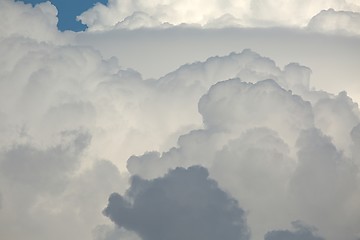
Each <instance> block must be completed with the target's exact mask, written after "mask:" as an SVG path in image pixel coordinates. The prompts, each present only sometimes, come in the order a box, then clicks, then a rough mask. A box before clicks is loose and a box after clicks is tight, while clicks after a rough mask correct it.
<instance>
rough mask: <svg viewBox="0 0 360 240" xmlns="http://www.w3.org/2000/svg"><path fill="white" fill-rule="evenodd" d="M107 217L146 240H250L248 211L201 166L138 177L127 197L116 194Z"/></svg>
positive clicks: (110, 202) (133, 180)
mask: <svg viewBox="0 0 360 240" xmlns="http://www.w3.org/2000/svg"><path fill="white" fill-rule="evenodd" d="M104 214H105V215H106V216H108V217H109V218H110V219H111V220H112V221H113V222H115V223H116V224H117V225H118V226H119V227H124V228H126V229H129V230H132V231H135V232H136V233H138V234H139V236H141V238H142V239H144V240H155V239H179V240H181V239H199V240H205V239H206V240H213V239H214V240H215V239H221V238H224V239H234V240H235V239H237V240H238V239H239V240H243V239H244V240H246V239H249V230H248V228H247V225H246V217H245V212H244V211H243V210H242V209H241V208H240V207H239V206H238V203H237V201H236V200H235V199H232V198H231V197H230V196H228V195H227V194H226V193H225V192H224V191H222V190H221V189H219V188H218V186H217V183H216V182H215V181H214V180H211V179H209V178H208V172H207V170H206V169H205V168H202V167H198V166H195V167H190V168H188V169H183V168H176V169H175V170H172V171H170V172H169V173H168V174H167V175H165V176H164V177H162V178H157V179H154V180H151V181H147V180H143V179H141V178H139V177H133V178H132V180H131V187H130V188H129V189H128V190H127V193H126V195H125V196H121V195H119V194H117V193H113V194H112V195H111V196H110V198H109V204H108V206H107V208H106V209H105V210H104Z"/></svg>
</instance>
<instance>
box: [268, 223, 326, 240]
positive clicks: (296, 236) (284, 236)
mask: <svg viewBox="0 0 360 240" xmlns="http://www.w3.org/2000/svg"><path fill="white" fill-rule="evenodd" d="M292 225H293V226H294V228H295V231H289V230H277V231H271V232H268V233H267V234H266V235H265V240H324V238H322V237H319V236H317V235H316V234H314V230H315V229H313V228H311V227H308V226H305V225H303V224H302V223H301V222H298V221H297V222H293V223H292Z"/></svg>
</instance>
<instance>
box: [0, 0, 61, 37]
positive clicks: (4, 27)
mask: <svg viewBox="0 0 360 240" xmlns="http://www.w3.org/2000/svg"><path fill="white" fill-rule="evenodd" d="M56 15H57V9H56V8H55V7H54V6H53V5H52V4H51V3H50V2H44V3H40V4H38V5H36V6H35V7H34V8H33V7H32V6H31V4H24V3H22V2H20V1H17V2H15V1H13V0H2V1H1V2H0V16H1V17H2V19H4V20H5V19H6V21H1V22H0V40H1V39H2V38H4V37H19V36H21V37H27V38H32V39H36V40H38V41H41V42H62V43H64V42H65V39H66V37H65V36H66V34H59V32H58V30H57V27H56V25H57V22H58V19H57V17H56ZM24 23H26V24H24ZM29 26H32V27H29Z"/></svg>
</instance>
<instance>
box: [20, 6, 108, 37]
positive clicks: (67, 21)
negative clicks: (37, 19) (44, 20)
mask: <svg viewBox="0 0 360 240" xmlns="http://www.w3.org/2000/svg"><path fill="white" fill-rule="evenodd" d="M17 1H21V2H24V3H30V4H32V5H33V6H34V5H36V4H38V3H42V2H46V0H17ZM50 2H51V3H52V4H53V5H54V6H55V7H56V8H57V10H58V21H59V22H58V25H57V26H58V28H59V30H60V31H66V30H71V31H75V32H78V31H83V30H85V29H86V25H84V24H82V23H81V22H80V21H77V20H76V17H77V16H78V15H80V14H81V13H82V12H84V11H85V10H88V9H89V8H91V7H93V6H94V5H95V4H96V3H102V4H106V3H107V0H101V1H97V0H86V1H84V0H51V1H50Z"/></svg>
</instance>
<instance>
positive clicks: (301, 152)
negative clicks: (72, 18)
mask: <svg viewBox="0 0 360 240" xmlns="http://www.w3.org/2000/svg"><path fill="white" fill-rule="evenodd" d="M123 3H125V2H124V1H123V2H121V4H123ZM128 3H130V1H129V2H128ZM131 3H135V2H131ZM183 3H184V2H183ZM183 3H181V4H183ZM290 3H291V4H290ZM328 3H329V5H331V6H328V5H327V4H328ZM116 4H117V3H116V2H115V1H113V2H111V3H110V4H109V6H108V8H104V6H103V7H101V5H98V6H95V8H94V9H93V10H94V11H93V10H90V11H89V12H87V13H86V14H85V15H86V17H89V19H90V18H91V19H94V21H95V20H96V21H98V22H97V23H95V22H94V23H93V25H92V30H95V29H96V27H97V26H101V28H103V27H104V26H105V25H106V26H109V27H110V28H112V27H113V25H112V21H113V20H114V19H113V17H112V16H110V15H107V14H108V12H107V11H110V12H112V11H114V12H113V13H114V14H115V15H117V9H116V8H113V7H114V6H115V5H116ZM121 4H120V5H119V7H121V9H123V10H124V11H125V12H124V14H123V16H124V19H121V21H120V23H118V26H117V27H119V28H126V29H127V28H138V27H144V26H147V27H151V28H149V29H146V30H145V29H142V30H134V31H128V30H124V29H123V30H121V31H118V32H116V31H115V32H109V33H108V34H109V35H102V34H104V33H97V34H99V36H102V37H104V38H105V39H107V38H108V37H109V39H110V40H111V41H114V42H116V41H117V38H113V36H114V35H112V34H119V36H121V39H122V41H119V42H118V43H117V44H116V45H114V44H108V45H109V46H108V47H109V49H110V51H111V53H114V54H115V52H116V51H120V52H121V54H119V55H118V56H122V57H123V58H126V59H130V58H133V59H135V61H137V62H141V64H143V65H148V66H151V67H152V66H153V64H154V63H155V62H156V63H157V64H158V65H159V66H160V67H161V69H162V70H163V71H166V72H167V74H165V75H164V76H162V77H160V78H155V79H147V80H144V79H143V77H142V73H140V72H137V71H135V70H132V69H129V68H127V66H126V65H125V66H120V65H119V62H118V60H117V58H116V57H111V56H112V55H110V56H108V57H109V58H104V57H103V55H102V54H103V51H99V50H98V49H97V47H98V45H96V44H94V45H92V47H90V46H88V44H86V43H85V42H81V41H78V40H76V39H78V37H79V36H82V37H83V38H87V37H89V38H93V37H94V36H97V35H96V34H93V35H92V34H90V33H86V34H78V33H70V32H66V33H61V32H59V31H58V30H57V29H56V22H57V18H56V9H55V8H54V7H53V6H52V5H51V4H50V3H42V4H40V5H37V6H36V7H34V8H32V7H31V6H30V5H26V4H23V3H21V2H15V1H10V0H3V1H1V2H0V18H1V20H3V18H5V17H6V21H5V20H4V21H0V132H1V134H0V207H1V208H0V211H1V214H0V232H1V236H0V237H1V238H4V239H24V238H27V239H29V240H35V239H36V240H45V239H46V240H47V239H54V240H60V239H64V238H66V239H96V240H114V239H119V238H120V239H124V240H134V239H136V240H139V239H149V240H152V239H158V238H159V237H161V236H166V237H167V236H175V235H177V236H179V237H183V238H185V237H186V236H184V234H186V233H188V234H190V235H191V237H188V238H189V239H190V238H195V237H194V236H195V235H196V236H197V235H201V236H200V237H199V238H207V239H214V238H215V237H217V236H218V235H217V233H213V231H214V230H219V234H220V233H221V237H218V238H217V239H219V238H223V236H224V235H226V236H229V238H231V239H238V238H243V239H249V238H251V239H263V238H264V236H265V234H266V233H268V234H267V235H266V237H265V238H270V239H271V238H275V237H281V236H286V237H289V238H294V239H299V238H300V239H302V240H303V239H323V238H324V239H328V240H338V239H344V240H354V239H358V238H359V236H360V232H359V229H358V219H359V218H360V209H359V204H358V203H359V201H360V179H359V166H360V151H359V146H360V124H359V123H360V120H359V119H360V113H359V108H358V105H357V103H356V102H355V101H356V98H354V97H353V96H352V95H351V94H348V93H346V92H340V93H338V92H339V91H342V88H339V86H340V85H342V84H343V83H344V82H346V81H347V79H348V78H349V77H350V78H351V80H349V81H350V82H351V83H352V84H353V85H352V86H353V88H352V89H357V87H358V86H357V82H356V81H353V79H356V76H357V74H356V73H357V72H356V71H354V70H353V69H358V67H357V62H358V61H356V59H357V58H356V57H353V56H355V55H356V53H357V51H358V50H359V48H358V44H357V43H358V38H357V37H353V36H350V35H349V36H346V37H344V36H342V37H339V36H338V34H340V33H338V32H337V31H335V32H334V35H327V36H324V35H321V34H314V33H311V32H305V33H304V32H301V34H300V33H299V32H300V30H296V31H293V32H291V31H290V30H284V29H273V28H271V29H270V30H269V29H268V30H266V29H253V30H236V31H235V30H233V29H220V30H214V29H213V30H204V31H203V29H201V28H198V29H197V30H194V29H190V28H181V27H180V28H179V27H173V28H171V30H169V27H170V25H171V24H175V22H174V23H171V22H170V23H164V22H163V19H162V18H161V19H160V17H159V16H160V15H159V16H158V15H157V14H160V13H158V12H156V11H157V10H156V9H155V10H156V11H155V10H154V11H155V12H154V13H151V11H153V10H152V8H153V6H150V5H146V4H147V3H145V2H141V1H138V5H136V6H135V5H134V6H135V7H136V8H139V9H140V8H141V9H142V8H144V11H143V12H139V11H132V10H131V11H130V10H129V9H130V8H122V7H123V5H121ZM178 4H180V3H178ZM181 4H180V5H176V4H175V2H171V1H170V2H169V5H168V6H165V7H164V9H163V10H164V11H165V10H166V11H168V10H169V9H168V8H173V7H176V8H178V7H182V5H181ZM197 4H199V5H200V4H201V5H202V6H205V5H204V4H203V3H202V2H200V1H198V2H195V4H193V6H194V7H195V8H199V7H198V6H197ZM207 4H208V3H207ZM221 4H223V5H221ZM229 4H230V5H231V1H230V2H229ZM241 4H246V2H243V3H241ZM289 4H290V5H289ZM318 4H319V5H318ZM145 5H146V6H145ZM155 5H156V4H155ZM225 5H226V4H225ZM225 5H224V2H223V1H222V2H215V3H214V5H213V6H215V7H214V9H211V7H210V8H209V9H208V10H209V12H208V14H209V15H208V16H206V17H205V15H201V14H199V15H198V16H200V17H202V19H204V22H202V20H201V21H200V20H197V19H195V20H192V18H187V17H185V15H186V14H185V12H187V11H188V9H187V6H185V5H184V6H185V8H184V12H181V11H180V12H179V15H177V14H174V15H172V17H174V19H173V20H172V21H175V20H176V19H177V20H179V22H180V20H181V19H182V18H187V19H189V21H193V23H194V21H195V24H199V22H198V23H196V21H200V22H201V23H200V24H205V22H206V23H208V24H209V25H211V24H212V26H215V27H219V28H221V27H224V26H227V24H228V22H231V24H233V25H237V24H242V25H244V26H248V25H246V24H248V23H250V22H251V23H252V24H254V25H256V26H267V25H271V26H273V25H278V24H280V25H281V22H282V21H283V20H284V19H286V21H289V23H290V24H291V25H292V24H294V25H296V26H298V24H300V21H301V19H305V18H306V19H307V18H308V17H309V18H310V17H312V16H313V15H312V14H316V13H318V12H319V11H318V10H320V9H322V7H324V8H327V7H334V5H336V6H337V7H334V8H335V9H337V10H334V11H338V10H339V9H344V10H346V11H353V13H355V15H354V16H356V11H358V7H357V5H356V3H351V2H350V1H348V2H347V3H344V2H340V1H331V2H330V1H326V4H324V3H323V5H322V4H320V3H314V5H313V4H311V6H312V7H314V9H310V10H311V11H310V12H311V13H306V14H305V13H304V11H305V10H304V9H303V8H304V6H307V5H309V4H307V5H306V4H305V3H302V4H301V6H297V4H295V3H294V2H290V1H288V2H284V6H287V8H288V10H289V11H288V12H289V15H290V14H293V12H294V11H295V10H294V9H297V10H298V13H296V14H295V15H294V16H296V17H299V16H300V15H301V16H303V17H299V18H297V19H296V23H294V22H292V21H290V20H289V15H287V14H285V15H282V14H279V11H281V10H280V8H275V7H277V6H275V5H274V4H273V3H268V2H266V1H265V2H262V3H261V4H260V3H259V2H255V1H253V2H252V3H251V9H252V10H251V11H253V12H252V13H251V15H252V17H249V18H247V20H248V21H244V19H245V18H244V19H242V18H239V16H237V15H233V14H231V13H229V14H227V15H224V16H223V15H222V14H223V13H222V12H223V11H222V10H223V8H227V7H228V8H230V5H229V6H225ZM320 5H321V7H319V6H320ZM210 6H212V5H210ZM309 6H310V5H309ZM100 8H104V9H103V10H104V12H103V13H101V14H99V15H98V16H96V15H92V14H95V13H97V12H96V11H97V10H96V9H100ZM111 9H113V10H111ZM119 9H120V8H119ZM139 9H137V10H139ZM159 9H160V8H159ZM264 9H265V10H266V9H268V10H271V11H268V12H267V13H266V14H264V13H263V11H264ZM95 10H96V11H95ZM115 10H116V11H115ZM145 10H146V11H145ZM150 10H151V11H150ZM196 10H198V9H196ZM234 10H236V8H234ZM243 10H244V11H248V10H249V9H248V8H244V9H243ZM315 10H316V12H315ZM91 11H93V12H91ZM204 11H205V10H204ZM217 11H219V12H220V11H221V14H217ZM313 11H314V12H313ZM190 12H191V11H190ZM305 12H306V11H305ZM90 13H91V16H90V15H89V14H90ZM200 13H202V11H200ZM280 13H281V12H280ZM325 13H326V11H325ZM338 13H341V14H345V15H346V16H347V17H346V19H352V16H353V15H352V14H350V13H349V12H332V13H331V10H330V14H335V15H336V14H338ZM102 14H105V15H106V16H107V17H108V18H109V24H108V23H106V24H105V22H103V21H105V20H103V19H102V18H104V17H105V15H102ZM128 14H130V15H128ZM182 14H185V15H184V16H183V15H182ZM85 15H83V16H85ZM215 15H216V16H215ZM273 15H276V16H275V18H274V17H273ZM119 16H120V15H119ZM244 16H245V15H244ZM259 16H260V19H259ZM304 16H306V17H304ZM98 17H99V18H98ZM167 17H169V18H170V17H171V16H170V15H169V16H167V15H164V19H165V18H167ZM194 17H196V16H194ZM262 17H263V18H262ZM348 17H349V18H348ZM270 18H272V19H273V20H274V21H273V22H268V20H269V19H270ZM110 20H111V21H110ZM260 20H261V22H259V21H260ZM263 20H264V21H265V22H263ZM315 20H316V19H315V18H314V19H313V22H314V21H315ZM164 21H165V20H164ZM297 21H299V22H297ZM347 21H349V22H347ZM301 22H302V21H301ZM344 22H345V23H346V24H347V23H351V24H352V23H355V21H353V20H346V21H344ZM148 23H150V24H149V25H146V24H148ZM29 24H30V25H31V28H30V27H29ZM97 24H98V25H97ZM158 24H163V25H162V27H166V28H168V29H163V30H161V31H158V30H155V29H153V27H155V26H157V25H158ZM257 24H258V25H257ZM304 24H305V25H306V24H307V21H304ZM346 24H345V25H344V27H346V28H347V25H346ZM103 25H104V26H103ZM249 26H250V25H249ZM104 28H105V27H104ZM263 31H265V32H266V31H267V33H266V34H264V35H262V34H261V33H262V32H263ZM199 32H201V34H204V35H202V36H201V37H199V38H198V41H197V42H192V39H194V38H192V37H193V36H195V35H196V37H197V34H199ZM153 34H154V35H156V34H159V35H157V37H158V38H156V37H154V38H151V36H153ZM236 34H239V35H236ZM247 34H250V35H251V34H252V38H249V39H247V40H246V41H245V38H243V37H242V36H245V35H247ZM277 34H279V35H277ZM302 34H303V35H302ZM307 34H308V37H307V38H305V37H304V35H307ZM170 35H171V37H169V36H170ZM219 35H220V36H221V38H216V37H215V36H219ZM272 35H276V37H271V36H272ZM129 36H130V37H129ZM139 36H140V37H139ZM142 36H147V37H146V38H145V40H146V41H145V43H146V46H144V44H143V43H144V42H141V41H134V39H140V38H141V37H142ZM159 36H160V37H159ZM234 36H236V37H234ZM264 36H266V37H264ZM148 37H149V38H148ZM159 38H161V39H162V41H160V42H158V41H157V39H159ZM225 38H226V39H230V40H231V41H232V42H233V43H239V44H240V43H241V44H243V45H250V46H253V45H251V44H250V42H254V43H255V45H254V46H255V48H256V49H257V51H258V50H259V49H260V50H263V51H260V54H259V53H257V51H256V52H255V51H252V50H249V49H247V50H242V49H243V45H241V46H240V45H239V46H238V45H232V46H230V47H229V46H228V45H227V43H228V42H227V41H224V39H225ZM259 38H261V39H263V40H264V41H260V40H259ZM94 39H95V40H94ZM279 39H282V41H278V40H279ZM294 39H297V41H293V40H294ZM93 40H94V41H95V42H96V41H97V40H96V38H95V37H94V38H93ZM303 40H304V41H303ZM111 41H109V42H110V43H111ZM186 41H189V42H190V43H192V45H193V48H191V49H192V51H189V50H188V49H187V50H186V48H184V42H186ZM151 42H152V44H153V45H151V44H150V43H151ZM167 42H171V44H173V45H171V44H164V45H163V43H167ZM209 42H210V43H209ZM272 42H274V43H272ZM298 42H304V43H303V44H304V45H302V46H305V47H303V48H300V47H298V45H297V43H298ZM329 42H331V44H329ZM198 43H201V44H198ZM282 43H284V44H282ZM156 44H157V45H161V46H158V47H154V48H153V47H152V46H156ZM225 45H226V46H225ZM275 45H281V48H274V49H272V46H275ZM320 45H321V46H322V47H319V46H320ZM344 45H346V47H344ZM129 46H135V48H131V47H129ZM214 46H217V47H224V46H225V47H224V48H223V50H224V49H225V50H224V51H225V52H226V54H223V55H222V56H216V55H217V53H214V52H213V51H212V50H213V47H214ZM259 46H260V47H259ZM261 46H265V47H264V48H261ZM269 46H270V47H269ZM318 47H319V49H320V50H319V51H313V50H314V49H318ZM229 48H232V49H231V50H229ZM119 49H120V50H119ZM124 49H128V51H125V50H124ZM150 49H152V51H149V50H150ZM159 49H161V50H162V51H166V54H168V55H166V56H167V57H164V58H160V57H159V55H161V52H160V50H159ZM269 49H272V52H277V51H280V52H282V53H281V54H282V55H284V56H285V55H288V57H289V58H291V59H293V58H292V56H290V55H291V54H292V53H293V52H292V51H290V50H291V49H296V50H297V51H298V52H301V53H302V54H304V55H308V59H310V58H313V59H314V60H313V61H315V62H319V64H321V65H323V68H324V69H326V72H327V73H328V74H329V75H334V76H333V78H327V77H324V78H322V79H321V80H322V81H323V82H325V83H326V86H330V85H332V84H334V83H333V80H334V79H335V80H336V81H338V82H339V83H338V85H336V87H335V91H334V93H329V92H326V91H319V90H316V89H314V88H313V86H314V85H313V83H312V81H310V77H311V78H312V80H313V81H314V80H315V81H319V79H317V78H318V77H317V76H318V75H316V72H317V70H318V69H317V68H316V67H315V68H313V67H312V66H311V69H310V68H309V67H306V66H303V65H301V64H298V63H290V64H287V63H288V62H289V61H288V58H286V59H285V58H283V59H282V60H283V61H284V62H285V63H286V65H285V66H284V67H282V66H279V65H281V64H283V63H281V61H280V62H279V61H278V60H277V59H276V61H274V60H272V59H270V58H267V57H264V56H262V54H263V52H266V53H269V52H267V50H269ZM329 49H330V50H331V51H328V50H329ZM233 50H235V52H234V53H231V54H228V52H230V51H233ZM198 52H202V54H203V55H202V56H205V55H206V57H199V55H196V54H197V53H198ZM350 52H351V53H350ZM144 53H146V54H144ZM270 53H271V52H270ZM181 54H182V55H183V56H184V55H186V56H187V55H189V58H187V59H190V60H191V61H190V60H186V61H185V60H183V58H181ZM319 54H320V55H321V54H323V56H324V57H323V58H322V59H323V60H324V59H329V60H328V61H325V60H324V61H318V58H316V56H315V55H319ZM190 55H191V56H190ZM212 55H214V57H210V58H208V59H207V60H204V61H202V62H194V63H188V64H185V65H183V66H181V67H179V68H178V69H176V70H174V71H171V72H169V69H171V68H170V67H168V65H167V64H168V62H170V60H171V59H175V58H176V59H178V58H179V59H180V60H181V61H180V60H178V61H179V62H181V64H184V63H185V62H193V61H195V60H199V59H206V58H207V57H208V56H212ZM265 55H267V54H265ZM268 55H269V56H270V57H272V56H273V55H272V54H268ZM276 56H278V55H276ZM334 56H336V57H334ZM146 57H148V59H147V60H146V61H143V59H146ZM149 59H150V60H149ZM194 59H195V60H194ZM274 59H275V58H274ZM284 59H285V60H286V61H285V60H284ZM295 59H297V58H295ZM345 60H346V61H345ZM291 61H292V60H291ZM331 61H333V62H331ZM305 62H306V61H305ZM149 63H151V64H149ZM330 63H332V64H330ZM305 65H307V64H305ZM315 66H317V65H315ZM349 66H350V67H349ZM347 67H349V68H347ZM344 69H345V70H344ZM349 69H350V70H349ZM344 72H345V73H346V74H343V73H344ZM312 74H314V75H312ZM340 80H341V81H340ZM352 97H353V98H352ZM194 165H201V166H202V167H190V166H194ZM126 167H127V168H126ZM179 167H180V168H179ZM181 167H184V168H181ZM188 167H190V168H188ZM205 168H207V170H206V169H205ZM169 169H175V170H172V171H170V172H169V173H168V171H169ZM131 175H138V176H137V177H131ZM130 178H131V179H133V180H132V182H131V186H130V188H129V186H128V184H129V183H128V180H129V179H130ZM211 179H212V180H211ZM126 189H129V191H128V192H125V191H126ZM112 192H116V193H118V194H114V195H111V198H110V202H109V205H108V208H107V210H106V211H105V212H106V213H107V214H108V216H109V217H111V218H112V219H113V221H114V222H115V223H117V224H118V225H119V226H123V227H122V228H119V227H116V226H114V225H112V222H111V221H109V219H108V218H106V217H104V216H103V215H102V210H103V209H104V207H105V206H106V203H107V199H108V197H109V195H110V194H111V193H112ZM230 195H231V197H230ZM204 196H205V197H204ZM150 200H151V201H150ZM238 202H239V203H240V206H241V208H240V207H239V206H238V204H237V203H238ZM160 203H161V204H160ZM166 206H167V207H168V208H169V209H171V210H172V211H170V210H169V211H165V212H164V211H160V210H159V209H163V207H166ZM189 209H190V210H191V211H190V210H189ZM118 210H121V211H120V213H118V212H117V211H118ZM157 210H159V211H157ZM215 211H218V212H219V214H216V215H217V217H208V216H209V215H211V216H212V215H215ZM146 212H148V214H147V213H146ZM245 212H246V214H245ZM123 213H125V214H123ZM159 214H161V216H163V219H161V218H155V217H154V216H159ZM190 217H194V218H192V219H191V220H192V222H191V221H190V220H189V218H190ZM245 217H246V221H245ZM169 219H170V220H172V221H167V220H169ZM199 219H200V220H201V221H197V220H199ZM297 219H300V220H301V221H303V222H305V223H306V224H309V225H311V226H314V227H316V228H317V229H318V234H319V235H317V234H315V232H314V231H313V230H312V229H309V228H307V227H303V226H300V227H298V226H295V231H287V230H281V231H278V230H277V229H289V223H291V222H292V221H294V220H297ZM185 221H186V222H190V223H193V224H189V223H187V224H184V225H185V226H186V227H187V229H189V231H187V232H186V231H182V229H180V228H177V227H174V225H173V224H172V223H174V222H177V223H183V222H185ZM148 223H149V225H147V224H148ZM160 225H162V226H166V227H164V228H161V231H157V232H155V231H154V229H156V228H159V226H160ZM125 228H126V229H125ZM200 229H205V231H199V230H200ZM250 231H251V237H249V232H250ZM157 234H160V235H161V234H163V235H161V236H159V235H157ZM318 236H321V237H318ZM170 238H171V239H173V237H167V239H170Z"/></svg>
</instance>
